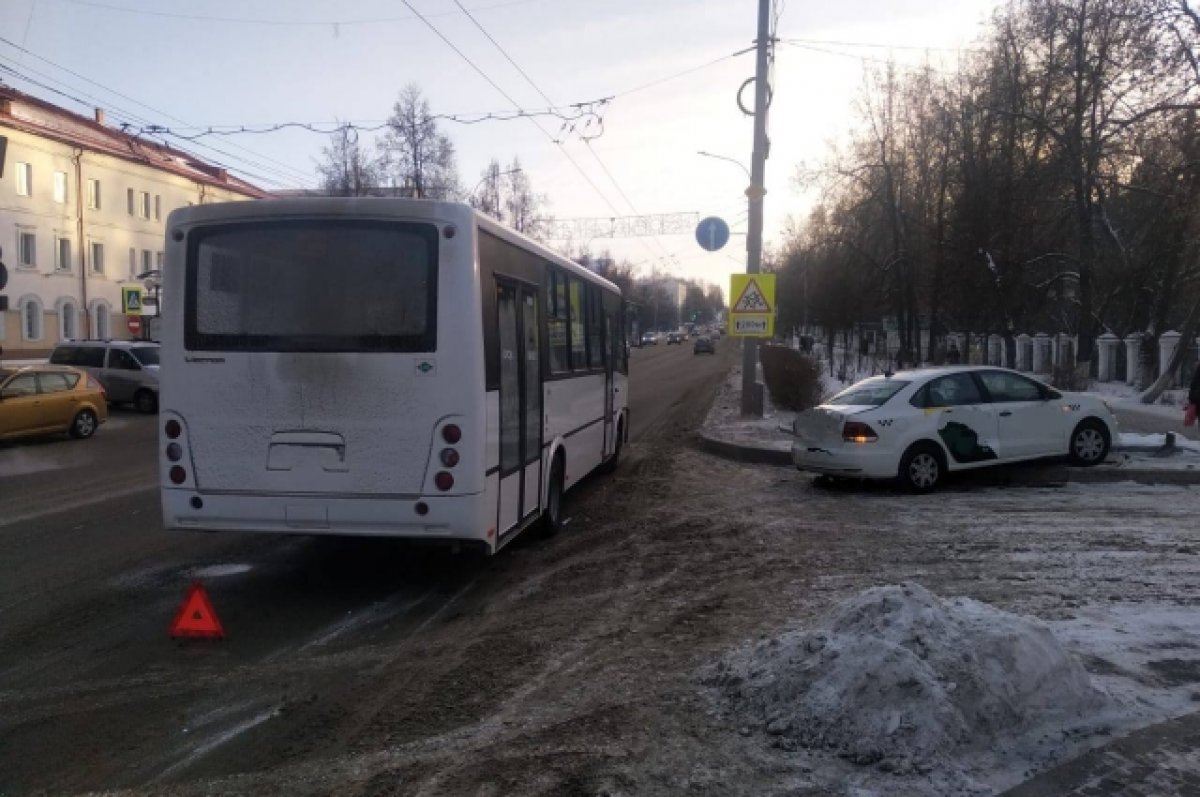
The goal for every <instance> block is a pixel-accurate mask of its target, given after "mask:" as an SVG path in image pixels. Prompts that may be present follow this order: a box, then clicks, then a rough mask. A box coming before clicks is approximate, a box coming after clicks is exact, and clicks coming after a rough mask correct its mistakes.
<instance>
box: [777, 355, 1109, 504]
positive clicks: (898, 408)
mask: <svg viewBox="0 0 1200 797" xmlns="http://www.w3.org/2000/svg"><path fill="white" fill-rule="evenodd" d="M792 432H793V434H794V435H795V441H794V442H793V444H792V461H793V462H795V464H796V467H797V468H799V469H800V470H804V471H811V472H813V473H819V474H824V475H828V476H841V477H847V478H856V479H899V481H900V483H901V484H903V485H904V486H906V487H908V488H910V489H912V490H915V491H918V492H925V491H928V490H932V489H933V488H934V487H936V486H937V484H938V482H940V481H941V480H942V477H943V476H944V475H945V474H946V472H947V471H957V470H967V469H970V468H980V467H985V466H987V465H996V464H1000V463H1004V462H1020V461H1022V460H1030V459H1039V458H1042V457H1061V456H1066V457H1069V458H1070V459H1071V460H1072V462H1074V463H1076V464H1078V465H1095V464H1097V463H1100V462H1103V461H1104V458H1105V457H1106V456H1108V450H1109V447H1110V446H1111V444H1112V441H1113V440H1115V439H1116V436H1117V419H1116V418H1115V417H1113V414H1112V412H1111V411H1110V410H1109V408H1108V405H1106V404H1105V403H1104V402H1103V401H1102V400H1100V399H1099V398H1097V397H1095V396H1090V395H1087V394H1085V393H1062V392H1060V391H1058V390H1055V389H1054V388H1052V387H1049V386H1048V385H1044V384H1042V383H1041V382H1038V381H1036V380H1034V379H1030V378H1029V377H1027V376H1025V375H1023V374H1020V373H1017V372H1016V371H1009V370H1006V369H1003V368H989V367H982V366H954V367H950V368H928V369H921V370H915V371H905V372H901V373H897V374H890V375H887V376H874V377H871V378H870V379H864V380H863V381H861V382H859V383H858V384H856V385H853V386H852V387H849V388H847V389H846V390H843V391H842V392H841V393H838V394H837V395H836V396H834V397H833V398H831V399H830V400H829V401H827V402H826V403H825V404H822V405H821V406H819V407H815V408H813V409H811V410H805V411H804V412H801V413H799V414H797V416H796V420H795V422H794V423H793V425H792Z"/></svg>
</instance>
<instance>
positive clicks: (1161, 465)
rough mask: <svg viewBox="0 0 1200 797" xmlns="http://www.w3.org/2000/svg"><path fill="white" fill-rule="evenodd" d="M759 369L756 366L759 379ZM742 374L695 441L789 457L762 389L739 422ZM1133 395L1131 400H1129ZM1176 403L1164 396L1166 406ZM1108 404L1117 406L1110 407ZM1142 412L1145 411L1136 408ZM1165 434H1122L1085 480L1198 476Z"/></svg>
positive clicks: (735, 373)
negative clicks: (758, 403) (756, 406)
mask: <svg viewBox="0 0 1200 797" xmlns="http://www.w3.org/2000/svg"><path fill="white" fill-rule="evenodd" d="M761 369H762V366H761V365H760V366H759V371H760V376H761ZM822 379H823V383H824V384H823V388H824V391H823V392H824V395H825V396H826V397H829V396H832V395H833V394H835V393H836V392H838V391H839V390H841V389H842V388H843V387H845V386H844V385H843V384H842V383H841V382H840V381H839V380H838V379H836V378H835V377H831V376H829V375H828V374H827V373H823V374H822ZM1105 387H1106V388H1112V391H1110V392H1108V393H1104V394H1102V395H1104V396H1105V397H1106V398H1107V399H1109V401H1110V404H1113V406H1114V407H1116V406H1120V402H1122V401H1128V402H1130V403H1131V407H1132V404H1133V403H1136V397H1134V398H1128V399H1119V398H1115V397H1117V396H1124V395H1125V393H1121V392H1118V391H1117V390H1116V388H1115V386H1110V385H1106V386H1105ZM741 390H742V369H741V368H740V367H735V368H733V369H732V370H731V371H730V372H729V375H728V376H727V377H726V378H725V380H724V381H723V382H722V383H721V385H720V387H719V388H718V389H717V395H716V397H715V399H714V400H713V403H712V407H711V409H710V410H709V413H708V417H707V418H705V421H704V424H703V425H702V426H701V429H700V433H701V436H702V437H704V438H707V439H709V440H714V441H717V442H719V443H722V444H725V445H728V446H734V447H737V448H742V449H747V450H752V451H759V452H765V453H766V454H768V455H776V456H780V455H783V454H787V453H788V452H790V451H791V446H792V438H791V436H790V435H789V433H788V431H787V430H790V429H791V426H792V421H793V420H794V419H795V415H796V414H795V413H793V412H788V411H786V410H781V409H779V408H777V407H775V406H774V405H773V404H772V403H771V394H770V391H768V390H765V389H764V395H763V417H761V418H743V417H742V415H741ZM1130 395H1135V394H1130ZM1175 398H1177V397H1174V396H1168V400H1174V399H1175ZM1114 400H1115V401H1116V402H1117V403H1113V402H1114ZM1137 407H1139V408H1141V407H1145V405H1140V404H1139V405H1137ZM1146 409H1149V410H1151V411H1154V412H1156V413H1159V414H1162V415H1163V417H1164V418H1166V417H1168V415H1167V414H1168V413H1169V414H1170V415H1169V417H1170V419H1172V420H1176V421H1177V420H1179V417H1178V416H1179V413H1180V410H1179V409H1178V408H1177V407H1171V406H1167V405H1162V406H1155V407H1146ZM1165 441H1166V436H1165V434H1147V433H1133V432H1122V433H1121V434H1120V435H1119V436H1118V438H1117V439H1116V440H1114V441H1113V446H1112V451H1111V452H1110V453H1109V456H1108V459H1107V460H1106V461H1105V462H1104V464H1103V465H1100V466H1099V467H1097V468H1094V469H1092V470H1093V473H1092V474H1089V477H1090V478H1096V477H1097V476H1099V477H1101V478H1104V476H1103V475H1102V474H1109V475H1111V476H1112V478H1114V479H1120V478H1122V474H1128V475H1129V476H1130V478H1133V477H1134V476H1135V475H1138V476H1142V477H1146V476H1147V475H1150V474H1153V473H1156V472H1170V473H1172V474H1180V473H1187V472H1189V471H1195V472H1196V473H1197V474H1198V475H1200V442H1197V441H1195V440H1189V439H1187V438H1185V437H1183V436H1182V435H1178V434H1177V435H1176V439H1175V445H1174V447H1173V448H1172V449H1164V443H1165Z"/></svg>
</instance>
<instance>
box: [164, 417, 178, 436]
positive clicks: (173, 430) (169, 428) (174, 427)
mask: <svg viewBox="0 0 1200 797" xmlns="http://www.w3.org/2000/svg"><path fill="white" fill-rule="evenodd" d="M163 431H164V432H166V433H167V437H169V438H170V439H172V440H174V439H175V438H177V437H179V435H181V434H182V433H183V426H181V425H180V423H179V421H177V420H175V419H174V418H172V419H171V420H169V421H167V422H166V424H165V425H164V426H163Z"/></svg>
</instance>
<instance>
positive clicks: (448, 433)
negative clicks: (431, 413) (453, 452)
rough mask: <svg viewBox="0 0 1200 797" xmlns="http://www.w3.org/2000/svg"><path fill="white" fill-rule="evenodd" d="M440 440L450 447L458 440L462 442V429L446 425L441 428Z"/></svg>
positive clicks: (450, 424) (453, 425) (449, 424)
mask: <svg viewBox="0 0 1200 797" xmlns="http://www.w3.org/2000/svg"><path fill="white" fill-rule="evenodd" d="M442 439H443V440H445V441H446V442H447V443H449V444H450V445H454V444H455V443H457V442H458V441H459V440H462V429H459V428H458V426H456V425H455V424H452V423H448V424H446V425H445V426H443V427H442Z"/></svg>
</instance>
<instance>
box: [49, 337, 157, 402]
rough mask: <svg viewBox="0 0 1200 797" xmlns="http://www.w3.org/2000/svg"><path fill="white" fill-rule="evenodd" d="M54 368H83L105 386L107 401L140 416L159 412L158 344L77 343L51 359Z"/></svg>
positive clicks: (62, 348)
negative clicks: (128, 407)
mask: <svg viewBox="0 0 1200 797" xmlns="http://www.w3.org/2000/svg"><path fill="white" fill-rule="evenodd" d="M50 362H51V363H53V364H55V365H72V366H74V367H76V368H82V369H83V370H84V371H87V372H88V373H89V374H91V375H92V376H94V377H96V379H98V380H100V384H102V385H104V391H105V392H106V393H107V394H108V400H109V401H111V402H113V403H115V404H125V403H129V404H133V405H134V406H135V407H137V409H138V410H139V411H141V412H154V411H155V410H157V409H158V344H157V343H152V342H150V341H139V340H75V341H67V342H65V343H60V344H58V346H56V347H55V348H54V352H53V353H52V354H51V355H50Z"/></svg>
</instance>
